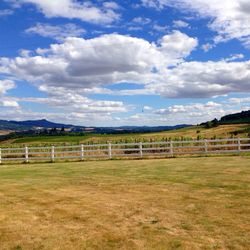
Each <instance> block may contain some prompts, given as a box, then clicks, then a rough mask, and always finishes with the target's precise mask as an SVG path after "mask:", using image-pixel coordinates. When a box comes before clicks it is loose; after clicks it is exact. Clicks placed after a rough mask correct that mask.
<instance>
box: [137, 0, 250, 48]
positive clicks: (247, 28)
mask: <svg viewBox="0 0 250 250" xmlns="http://www.w3.org/2000/svg"><path fill="white" fill-rule="evenodd" d="M142 4H143V5H144V6H148V7H153V8H157V9H163V8H165V7H167V6H170V7H174V8H178V9H180V10H182V11H185V12H187V13H190V12H191V13H192V12H195V13H197V14H198V15H199V17H200V18H210V19H211V22H210V23H209V28H210V29H211V30H213V31H216V32H217V33H218V35H217V37H216V38H215V42H216V43H218V42H223V41H227V40H230V39H234V38H235V39H239V40H240V41H241V42H242V43H243V44H244V45H245V46H246V47H250V42H249V41H250V11H249V10H250V2H249V0H224V1H218V0H192V1H190V0H142Z"/></svg>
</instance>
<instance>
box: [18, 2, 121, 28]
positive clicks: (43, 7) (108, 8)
mask: <svg viewBox="0 0 250 250" xmlns="http://www.w3.org/2000/svg"><path fill="white" fill-rule="evenodd" d="M14 3H15V4H17V1H14ZM18 4H19V5H21V4H33V5H35V6H36V7H37V10H38V11H40V12H42V13H43V14H44V15H45V16H46V17H48V18H52V17H64V18H69V19H74V18H77V19H80V20H82V21H85V22H90V23H98V24H107V23H112V22H113V21H115V20H118V19H119V17H120V16H119V14H117V13H116V12H115V11H114V9H115V7H116V6H117V5H115V4H114V3H112V2H109V3H106V4H103V5H102V6H95V5H93V4H92V3H91V2H90V1H84V2H79V1H74V0H53V1H51V0H21V1H19V2H18Z"/></svg>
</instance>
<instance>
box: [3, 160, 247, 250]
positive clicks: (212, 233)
mask: <svg viewBox="0 0 250 250" xmlns="http://www.w3.org/2000/svg"><path fill="white" fill-rule="evenodd" d="M249 188H250V157H211V158H210V157H207V158H180V159H174V158H173V159H161V160H134V161H98V162H78V163H54V164H34V165H31V164H27V165H17V166H10V165H8V166H0V249H1V250H2V249H16V250H21V249H67V250H68V249H69V250H70V249H237V250H238V249H249V245H250V234H249V232H250V199H249V197H250V191H249V190H250V189H249Z"/></svg>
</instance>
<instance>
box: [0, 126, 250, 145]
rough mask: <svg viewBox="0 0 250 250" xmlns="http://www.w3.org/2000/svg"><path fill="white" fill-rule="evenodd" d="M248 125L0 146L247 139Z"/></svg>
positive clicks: (52, 138) (38, 139) (35, 138)
mask: <svg viewBox="0 0 250 250" xmlns="http://www.w3.org/2000/svg"><path fill="white" fill-rule="evenodd" d="M249 132H250V125H249V124H234V125H221V126H218V127H215V128H210V129H206V128H204V127H201V126H193V127H187V128H182V129H177V130H171V131H165V132H157V133H141V134H137V133H136V134H113V135H105V134H104V135H98V134H87V135H84V136H70V135H66V136H32V137H23V138H18V139H12V140H8V141H4V142H1V143H0V145H2V146H6V145H10V144H12V145H14V144H16V145H18V144H19V145H24V144H25V145H34V146H36V145H51V144H53V145H58V144H59V145H61V144H80V143H83V144H85V143H106V142H107V141H110V142H134V141H135V140H136V141H144V140H155V141H160V140H164V139H170V138H171V139H183V138H185V139H197V138H200V139H202V138H203V139H212V138H230V137H232V136H234V137H242V138H243V137H249V135H248V134H249Z"/></svg>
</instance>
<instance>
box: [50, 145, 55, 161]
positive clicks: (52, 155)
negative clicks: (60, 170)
mask: <svg viewBox="0 0 250 250" xmlns="http://www.w3.org/2000/svg"><path fill="white" fill-rule="evenodd" d="M51 161H52V162H54V161H55V147H54V146H52V147H51Z"/></svg>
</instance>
